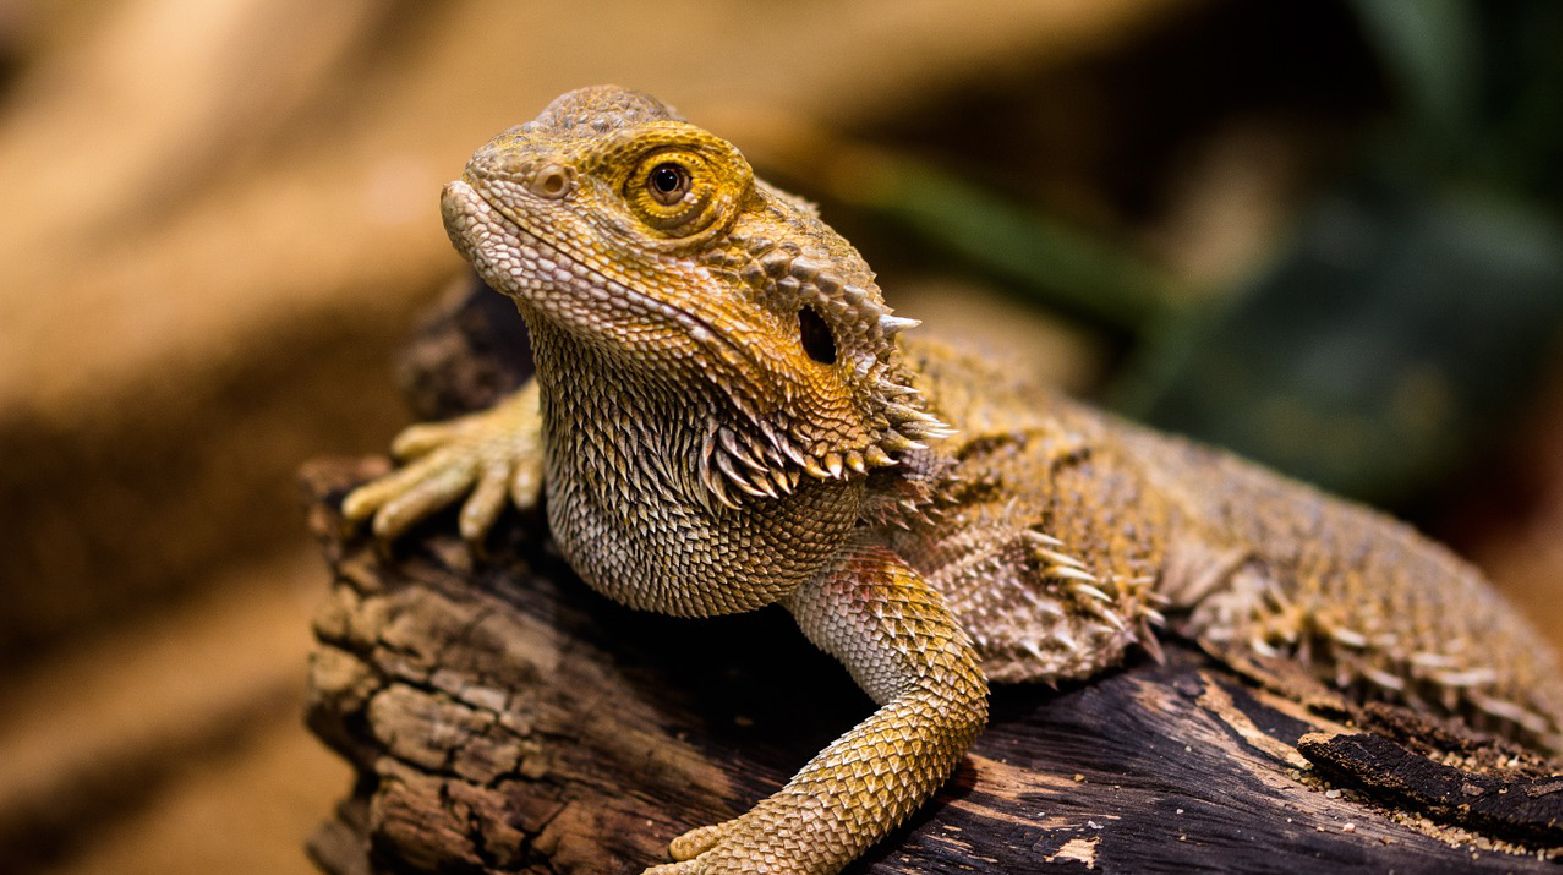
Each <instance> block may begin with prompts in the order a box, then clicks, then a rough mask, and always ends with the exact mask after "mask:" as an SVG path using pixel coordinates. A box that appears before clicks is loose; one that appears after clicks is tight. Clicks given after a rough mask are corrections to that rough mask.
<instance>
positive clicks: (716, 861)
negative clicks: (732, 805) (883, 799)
mask: <svg viewBox="0 0 1563 875" xmlns="http://www.w3.org/2000/svg"><path fill="white" fill-rule="evenodd" d="M769 801H775V800H774V798H773V800H769ZM789 801H797V800H789ZM769 813H770V815H772V816H767V810H766V803H763V802H762V803H761V805H760V806H759V807H758V808H756V809H755V810H753V811H750V812H749V813H748V814H745V815H744V816H742V817H737V818H734V819H732V820H728V821H723V822H722V823H717V824H713V825H711V826H702V827H700V828H698V829H692V830H690V831H689V832H686V833H684V834H683V835H681V836H679V837H678V838H676V839H674V840H673V841H672V842H671V843H670V844H669V845H668V853H669V854H671V855H672V857H673V859H674V860H676V861H677V862H674V863H663V864H662V865H660V866H652V867H651V868H650V869H647V870H646V871H645V872H644V873H643V875H754V873H765V875H830V873H833V872H835V871H837V870H838V869H839V868H840V867H841V865H842V864H843V863H844V860H843V861H836V862H832V861H831V859H830V857H831V856H832V855H831V854H829V852H828V850H827V849H826V847H824V846H828V845H830V844H831V838H832V837H831V836H830V835H829V834H828V833H827V834H823V835H810V834H809V830H808V828H807V826H806V825H805V824H804V823H802V822H801V821H798V820H797V819H791V820H790V821H789V819H788V818H786V817H778V816H776V815H780V813H781V812H779V811H774V810H772V811H770V812H769Z"/></svg>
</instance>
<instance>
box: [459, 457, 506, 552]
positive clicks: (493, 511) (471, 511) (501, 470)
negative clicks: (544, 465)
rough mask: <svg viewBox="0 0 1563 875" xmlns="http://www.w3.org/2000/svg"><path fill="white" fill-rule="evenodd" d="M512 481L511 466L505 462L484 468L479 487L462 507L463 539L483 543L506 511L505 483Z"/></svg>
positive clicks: (491, 464)
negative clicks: (489, 531)
mask: <svg viewBox="0 0 1563 875" xmlns="http://www.w3.org/2000/svg"><path fill="white" fill-rule="evenodd" d="M509 479H510V466H509V465H507V464H505V463H504V462H491V463H489V464H488V465H486V466H484V468H483V474H482V476H481V477H479V478H478V485H477V486H476V487H474V488H473V490H472V494H471V495H470V496H468V497H467V502H466V504H464V505H462V507H461V522H460V527H461V537H462V538H463V539H465V540H466V541H469V542H472V541H481V540H483V536H484V535H486V534H487V533H488V530H489V529H491V528H493V526H494V521H495V520H497V519H499V514H500V511H502V510H504V509H505V483H506V481H507V480H509Z"/></svg>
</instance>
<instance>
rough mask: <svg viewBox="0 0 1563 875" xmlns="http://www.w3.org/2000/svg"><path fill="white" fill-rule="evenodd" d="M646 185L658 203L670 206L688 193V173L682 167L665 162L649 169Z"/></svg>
mask: <svg viewBox="0 0 1563 875" xmlns="http://www.w3.org/2000/svg"><path fill="white" fill-rule="evenodd" d="M646 183H647V184H648V185H649V186H650V187H651V192H652V194H653V195H655V196H656V198H657V200H658V201H661V202H662V203H664V204H667V205H669V206H671V205H672V204H675V203H678V202H679V201H680V200H681V199H683V197H684V195H685V193H687V192H688V191H689V171H688V170H685V169H684V167H683V165H680V164H674V163H672V162H671V161H670V162H665V163H662V164H658V165H657V166H656V167H653V168H651V174H650V175H649V176H647V177H646Z"/></svg>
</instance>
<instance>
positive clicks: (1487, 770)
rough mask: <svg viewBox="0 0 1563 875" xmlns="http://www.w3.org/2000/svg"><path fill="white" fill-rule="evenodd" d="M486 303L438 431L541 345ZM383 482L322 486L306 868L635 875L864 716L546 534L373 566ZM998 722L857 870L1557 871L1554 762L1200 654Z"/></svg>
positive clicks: (1002, 698) (1172, 657) (777, 627)
mask: <svg viewBox="0 0 1563 875" xmlns="http://www.w3.org/2000/svg"><path fill="white" fill-rule="evenodd" d="M484 294H485V293H479V292H474V293H473V294H472V295H469V296H467V297H466V298H464V299H462V300H459V301H454V302H452V303H451V304H450V307H449V309H447V311H446V312H445V313H443V314H442V315H440V316H438V317H437V318H436V319H435V320H433V321H431V322H430V323H429V325H428V326H427V327H426V328H425V330H424V332H423V333H422V334H421V335H420V337H419V340H418V341H417V343H416V344H415V348H414V350H413V352H412V353H411V354H410V356H409V359H408V361H409V362H410V363H412V364H411V365H410V366H409V373H410V374H414V377H413V379H411V380H410V383H409V384H410V385H411V386H412V387H413V388H414V390H415V391H414V397H415V401H416V402H417V404H416V406H418V407H420V408H422V409H424V410H440V411H443V412H446V413H449V412H452V411H455V410H460V409H464V408H465V407H468V406H470V405H471V404H472V403H474V402H478V401H482V400H486V397H485V393H487V394H488V395H491V394H492V391H494V387H495V386H496V385H499V384H505V383H512V382H514V380H515V379H517V378H518V375H519V374H520V373H521V368H522V367H523V365H522V364H521V355H522V347H521V345H520V344H519V342H517V341H516V340H515V335H514V332H516V331H517V330H519V323H518V322H516V321H515V320H514V319H513V318H512V316H511V315H510V314H508V313H507V312H506V311H505V310H504V309H503V308H496V307H493V306H491V305H492V303H493V301H492V300H491V299H486V298H484V296H483V295H484ZM496 320H499V321H496ZM507 335H508V336H510V338H511V339H510V340H508V341H501V340H498V339H500V338H503V337H506V336H507ZM506 373H508V374H510V376H509V377H503V376H497V375H502V374H506ZM496 381H497V382H496ZM485 387H487V388H485ZM384 465H385V463H384V462H383V461H323V462H317V463H314V464H312V465H311V466H310V467H309V468H308V469H307V470H306V472H305V475H304V482H305V486H306V490H307V492H308V495H309V498H310V502H311V506H310V518H311V524H312V527H313V529H314V531H315V533H316V534H317V536H318V537H319V539H320V543H321V545H322V548H323V550H324V552H325V555H326V559H327V561H328V563H329V565H330V568H331V573H332V584H331V587H330V594H329V596H328V597H327V599H326V600H325V603H324V604H323V605H322V607H321V608H320V611H319V613H318V615H317V617H316V620H315V633H316V636H317V638H318V647H317V648H316V650H315V652H314V654H313V656H312V660H311V699H310V706H309V714H308V723H309V726H310V728H311V729H312V730H313V731H314V732H315V733H316V734H317V735H318V736H319V737H320V738H321V739H322V740H324V741H325V742H326V743H327V744H328V745H330V746H331V747H332V748H333V749H334V750H336V751H337V752H339V753H340V754H341V755H342V756H343V757H345V758H346V759H347V760H348V761H349V762H351V763H352V764H353V765H354V767H355V769H356V773H357V779H356V781H355V784H354V786H353V788H352V790H351V793H350V794H349V796H348V797H347V798H346V799H345V800H344V801H343V803H342V804H341V805H340V806H339V808H338V810H337V811H336V812H335V813H334V814H333V815H332V816H331V817H330V818H329V819H328V820H327V821H326V822H325V823H324V824H323V825H322V827H321V828H320V830H319V831H318V832H317V834H316V835H315V837H314V838H313V839H312V840H311V842H310V845H309V851H310V853H311V856H312V858H313V859H314V860H315V861H316V863H317V864H318V865H319V866H320V868H321V869H322V870H324V871H326V872H330V873H343V875H345V873H369V872H436V871H437V872H466V871H471V872H496V873H497V872H532V873H563V872H580V873H586V872H592V873H605V872H632V873H633V872H638V871H640V869H641V868H642V867H644V866H647V865H650V864H653V863H656V862H658V861H662V860H664V859H666V857H665V849H666V843H667V841H668V840H669V839H670V838H672V837H673V836H675V835H678V834H679V833H681V832H682V831H684V830H686V829H689V828H691V827H695V826H699V825H701V824H704V823H710V822H715V821H718V820H722V819H725V818H728V817H732V816H734V815H736V814H738V813H740V812H741V811H743V810H745V809H746V808H747V807H748V806H750V805H751V804H753V802H754V801H755V800H757V799H758V798H760V797H761V796H763V795H765V794H767V793H770V792H772V791H774V790H775V789H776V788H778V787H780V786H781V785H782V783H783V782H785V781H786V779H787V778H788V777H789V776H790V775H791V774H792V772H793V771H794V770H796V768H797V767H798V766H800V765H801V764H802V763H803V762H804V761H805V760H807V759H808V758H809V756H811V755H812V754H813V753H815V752H816V751H818V750H819V749H820V748H821V747H822V746H824V745H825V744H826V743H827V742H829V741H830V740H831V739H832V738H834V737H835V736H836V735H838V734H839V733H841V732H842V731H844V730H845V729H847V728H848V727H849V726H851V725H852V724H853V723H854V722H855V721H856V720H858V719H861V718H862V717H864V716H866V715H867V714H868V713H869V711H870V710H871V707H872V706H871V704H870V702H869V700H868V699H867V698H866V697H865V696H864V695H863V694H862V693H861V692H859V691H858V690H857V689H856V688H855V687H854V686H853V684H852V682H851V680H850V679H849V678H848V677H847V675H846V673H845V672H844V671H843V670H842V669H841V668H840V666H838V665H837V664H835V663H834V662H833V661H832V660H830V659H829V658H827V657H825V656H824V655H822V654H821V653H819V652H817V651H815V650H813V649H812V648H811V647H810V646H809V645H808V644H807V643H806V642H805V641H804V640H803V638H802V636H801V635H800V634H799V633H798V632H797V630H796V628H794V627H793V625H792V623H791V621H790V619H789V618H788V617H787V616H786V614H785V613H784V612H782V611H780V610H776V609H768V610H764V611H760V612H757V613H755V614H752V615H746V616H739V617H729V618H722V619H715V620H701V621H691V620H678V619H673V618H668V617H660V616H655V615H649V614H642V613H637V612H634V611H630V610H628V609H625V608H623V607H620V606H618V605H616V604H614V603H612V602H610V601H608V600H607V599H604V598H602V597H600V596H598V595H596V594H595V593H593V592H591V591H590V590H589V589H587V588H586V587H585V586H584V585H583V584H582V583H581V582H580V581H579V580H578V579H576V578H575V576H574V575H573V573H572V572H571V571H570V570H569V568H568V567H567V566H566V565H565V564H564V563H563V561H562V560H561V559H560V558H559V557H558V556H557V555H556V554H555V553H554V552H553V551H552V550H551V547H550V545H549V543H548V540H547V537H546V531H545V527H544V525H543V523H542V521H541V519H540V518H538V517H537V516H535V515H533V516H526V517H522V516H519V515H516V516H513V517H512V518H510V519H507V520H506V521H505V522H504V523H503V524H502V525H501V526H500V527H499V531H498V532H496V534H495V535H494V537H493V538H491V539H490V541H489V542H488V543H487V544H485V545H484V546H483V549H482V550H481V551H480V552H481V554H482V555H479V556H474V555H473V554H472V553H471V552H469V551H468V549H467V548H466V547H465V546H464V545H463V544H462V543H461V542H460V540H459V539H458V538H457V537H455V535H454V531H455V525H454V519H453V515H452V514H447V515H445V516H442V517H440V518H436V519H433V520H430V521H429V522H428V523H427V524H426V525H424V526H423V527H421V528H420V529H419V530H417V531H415V532H414V533H412V535H411V536H410V537H408V538H406V539H405V540H404V541H402V542H400V543H399V544H398V545H397V546H396V548H395V549H394V550H390V551H387V550H385V549H383V548H381V547H378V546H376V545H375V544H374V543H373V541H372V539H370V538H368V537H367V536H366V535H365V534H364V533H362V532H350V531H347V530H346V529H345V528H344V526H343V524H342V521H341V519H340V517H339V515H338V513H337V510H336V508H337V505H338V503H339V502H340V499H341V497H342V496H343V495H344V494H345V492H346V490H347V489H348V488H350V487H351V486H352V485H353V484H355V483H358V482H360V481H362V480H363V479H365V478H366V477H368V476H371V475H372V474H374V473H376V472H379V471H383V470H384ZM992 712H993V714H992V721H991V725H990V726H989V728H988V730H987V732H985V733H984V734H983V736H982V737H981V738H980V739H979V740H978V742H977V744H976V746H975V747H974V748H973V750H972V752H971V755H970V756H968V757H967V758H966V760H965V761H964V763H963V764H962V765H961V767H960V769H959V771H958V772H957V774H956V776H955V777H954V779H953V780H951V781H950V782H949V784H948V785H947V786H946V787H945V788H944V789H943V790H942V791H941V792H940V793H939V795H938V796H937V798H936V799H935V800H934V801H933V802H931V803H930V804H929V805H927V806H925V807H924V808H923V809H922V810H921V811H920V812H918V814H917V815H916V816H915V817H914V818H913V819H912V821H911V822H910V823H908V824H907V825H906V826H904V827H903V828H901V829H900V830H898V831H896V832H895V833H894V834H893V835H892V836H891V837H889V838H888V839H886V840H885V841H884V842H882V843H880V845H879V846H877V847H876V848H875V849H874V850H872V851H871V852H870V853H869V854H868V855H867V857H866V858H865V859H864V860H862V861H860V862H859V863H857V864H854V867H853V868H852V869H851V871H853V872H865V873H875V875H889V873H914V872H916V873H956V872H962V873H971V872H978V873H1000V872H1031V871H1050V870H1052V869H1058V870H1061V871H1086V870H1100V871H1104V872H1147V871H1167V870H1183V869H1189V868H1196V869H1202V870H1224V871H1243V872H1297V871H1332V872H1337V871H1338V872H1351V871H1361V872H1384V871H1389V870H1394V871H1397V872H1410V871H1447V870H1450V869H1465V870H1470V871H1495V872H1496V871H1503V872H1516V871H1543V870H1546V871H1552V867H1551V865H1550V864H1549V863H1547V862H1546V861H1547V860H1548V859H1550V857H1551V852H1550V851H1549V850H1548V848H1552V847H1557V846H1563V826H1560V824H1563V779H1560V778H1558V777H1556V776H1555V774H1554V772H1553V771H1552V768H1553V767H1552V766H1551V765H1549V764H1548V763H1546V762H1545V761H1543V760H1541V759H1540V758H1538V757H1535V756H1533V755H1529V754H1525V753H1523V752H1520V751H1516V750H1511V749H1508V748H1505V747H1503V746H1502V745H1500V744H1498V743H1496V742H1492V741H1491V740H1486V739H1481V738H1478V737H1474V736H1469V735H1463V734H1460V733H1459V732H1458V731H1455V730H1452V729H1450V728H1448V727H1440V726H1433V725H1428V724H1426V723H1425V722H1423V721H1421V720H1419V719H1417V718H1416V716H1415V715H1412V714H1410V713H1409V712H1404V711H1400V710H1396V709H1390V708H1374V709H1367V710H1360V711H1359V710H1356V709H1346V710H1345V711H1344V712H1340V711H1337V712H1333V713H1319V712H1316V711H1314V710H1309V709H1308V708H1305V707H1303V706H1301V705H1299V704H1297V703H1296V702H1295V701H1294V700H1292V699H1290V698H1287V697H1284V696H1281V695H1278V694H1275V693H1273V692H1270V691H1267V690H1266V689H1263V688H1261V687H1258V686H1255V685H1253V684H1250V683H1248V682H1247V681H1245V680H1244V679H1243V678H1242V677H1239V676H1238V675H1236V674H1234V673H1233V672H1231V671H1229V670H1227V669H1226V668H1224V667H1223V666H1220V665H1218V664H1216V663H1214V662H1211V661H1210V660H1209V659H1207V658H1206V657H1205V656H1204V655H1203V654H1201V653H1200V652H1198V651H1197V649H1195V648H1193V647H1192V646H1190V645H1189V644H1187V643H1184V642H1179V641H1169V642H1167V647H1166V659H1165V661H1164V662H1163V663H1161V664H1155V663H1152V662H1149V661H1140V662H1136V663H1134V664H1132V665H1129V666H1127V667H1126V668H1124V669H1122V670H1120V671H1116V672H1113V673H1110V674H1108V675H1107V676H1105V677H1102V678H1100V679H1098V680H1096V681H1094V682H1092V683H1088V684H1083V685H1077V686H1071V687H1068V688H1065V689H1062V690H1050V689H1047V688H1043V687H1039V686H1032V687H999V688H997V689H995V691H994V694H993V708H992Z"/></svg>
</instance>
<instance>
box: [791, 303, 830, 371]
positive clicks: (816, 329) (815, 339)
mask: <svg viewBox="0 0 1563 875" xmlns="http://www.w3.org/2000/svg"><path fill="white" fill-rule="evenodd" d="M798 339H799V341H801V342H802V344H803V351H804V352H806V353H808V355H809V358H811V359H813V360H815V361H817V362H819V363H820V364H822V365H833V364H835V363H836V336H835V335H834V334H832V333H831V330H830V325H828V324H827V323H826V322H825V317H823V316H821V315H820V314H819V311H817V310H815V309H814V307H813V306H805V307H804V308H803V309H801V310H799V311H798Z"/></svg>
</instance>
